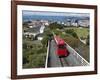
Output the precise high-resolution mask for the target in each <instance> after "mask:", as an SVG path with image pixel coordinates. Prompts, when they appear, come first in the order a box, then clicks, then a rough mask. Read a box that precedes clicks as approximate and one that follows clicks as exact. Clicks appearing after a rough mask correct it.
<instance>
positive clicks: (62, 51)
mask: <svg viewBox="0 0 100 80" xmlns="http://www.w3.org/2000/svg"><path fill="white" fill-rule="evenodd" d="M54 40H55V42H56V54H57V55H58V56H59V57H60V58H61V57H67V56H68V55H69V52H68V50H67V48H66V44H65V41H64V40H63V39H61V38H60V37H59V36H54Z"/></svg>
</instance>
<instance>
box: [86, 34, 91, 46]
mask: <svg viewBox="0 0 100 80" xmlns="http://www.w3.org/2000/svg"><path fill="white" fill-rule="evenodd" d="M89 41H90V36H89V35H88V36H87V40H86V44H87V45H89V44H90V42H89Z"/></svg>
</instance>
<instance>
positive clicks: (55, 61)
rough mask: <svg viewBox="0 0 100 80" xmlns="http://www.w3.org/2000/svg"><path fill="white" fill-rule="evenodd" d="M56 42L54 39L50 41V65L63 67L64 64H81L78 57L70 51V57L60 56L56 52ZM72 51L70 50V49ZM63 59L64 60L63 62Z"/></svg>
mask: <svg viewBox="0 0 100 80" xmlns="http://www.w3.org/2000/svg"><path fill="white" fill-rule="evenodd" d="M55 48H56V47H55V42H54V40H52V41H51V43H50V52H49V60H48V67H62V63H63V66H64V67H66V66H81V64H80V61H79V60H78V59H76V57H75V56H74V55H73V54H72V53H70V54H69V56H68V57H65V58H61V59H60V58H59V57H58V56H57V54H56V53H55V50H56V49H55ZM69 52H70V51H69ZM61 61H62V62H61Z"/></svg>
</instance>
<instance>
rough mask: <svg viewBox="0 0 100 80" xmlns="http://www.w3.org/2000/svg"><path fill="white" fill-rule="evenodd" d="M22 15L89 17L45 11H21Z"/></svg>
mask: <svg viewBox="0 0 100 80" xmlns="http://www.w3.org/2000/svg"><path fill="white" fill-rule="evenodd" d="M22 14H23V15H28V16H29V15H30V16H32V15H40V16H77V17H89V13H72V12H46V11H27V10H23V11H22Z"/></svg>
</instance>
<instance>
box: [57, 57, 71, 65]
mask: <svg viewBox="0 0 100 80" xmlns="http://www.w3.org/2000/svg"><path fill="white" fill-rule="evenodd" d="M59 59H60V63H61V66H62V67H66V66H70V65H69V63H68V62H67V60H66V59H65V58H59Z"/></svg>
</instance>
